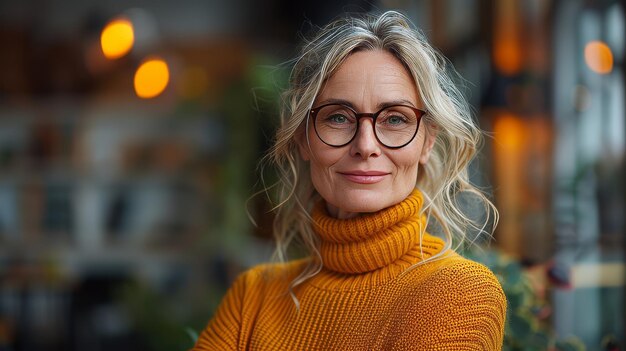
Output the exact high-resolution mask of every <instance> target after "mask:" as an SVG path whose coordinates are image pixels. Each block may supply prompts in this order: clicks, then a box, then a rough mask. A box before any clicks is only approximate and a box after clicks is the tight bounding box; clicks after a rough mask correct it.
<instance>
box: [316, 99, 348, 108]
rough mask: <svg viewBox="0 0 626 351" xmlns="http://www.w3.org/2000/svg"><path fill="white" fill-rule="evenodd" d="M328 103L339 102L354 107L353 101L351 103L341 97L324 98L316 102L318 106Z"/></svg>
mask: <svg viewBox="0 0 626 351" xmlns="http://www.w3.org/2000/svg"><path fill="white" fill-rule="evenodd" d="M328 104H340V105H345V106H348V107H350V108H353V109H354V104H353V103H351V102H350V101H348V100H343V99H326V100H323V101H320V102H319V103H318V105H319V106H321V105H328Z"/></svg>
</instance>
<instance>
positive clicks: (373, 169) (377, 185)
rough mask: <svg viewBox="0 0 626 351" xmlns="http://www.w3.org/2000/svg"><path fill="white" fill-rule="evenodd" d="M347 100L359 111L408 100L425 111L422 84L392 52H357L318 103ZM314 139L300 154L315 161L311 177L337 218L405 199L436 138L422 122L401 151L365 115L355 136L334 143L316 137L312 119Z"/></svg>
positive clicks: (310, 136)
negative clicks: (420, 92) (388, 143)
mask: <svg viewBox="0 0 626 351" xmlns="http://www.w3.org/2000/svg"><path fill="white" fill-rule="evenodd" d="M336 101H345V102H346V103H349V104H351V105H352V106H353V107H354V109H355V110H356V111H357V112H359V113H363V112H370V113H374V112H376V111H378V109H379V108H378V106H381V105H384V104H386V103H390V102H398V101H402V104H404V105H411V106H413V107H416V108H419V109H423V105H422V103H421V99H420V97H419V96H418V93H417V88H416V86H415V83H414V82H413V79H412V78H411V76H410V74H409V72H408V71H407V70H406V68H404V66H403V65H402V63H401V62H400V61H399V60H398V59H397V58H395V57H394V56H393V55H392V54H390V53H388V52H386V51H379V50H373V51H372V50H370V51H358V52H355V53H353V54H351V55H350V56H349V57H348V58H347V59H346V61H345V62H344V63H343V64H342V65H341V66H340V67H339V69H338V70H337V72H336V73H335V74H333V75H332V76H331V77H330V78H329V79H328V80H327V81H326V83H325V84H324V86H323V88H322V90H321V91H320V93H319V95H318V96H317V98H316V99H315V102H314V104H313V107H317V106H321V105H323V104H326V103H328V102H336ZM309 123H310V124H309V128H308V129H309V132H308V139H309V144H308V145H307V141H306V140H300V143H299V147H300V155H301V156H302V158H303V159H304V160H306V161H309V162H310V169H311V179H312V181H313V185H314V186H315V189H316V190H317V192H318V193H319V194H320V195H321V196H322V197H323V198H324V200H326V203H327V207H328V211H329V213H330V214H331V215H333V216H335V217H337V218H350V217H353V216H355V215H357V214H358V213H361V212H376V211H378V210H381V209H383V208H386V207H389V206H391V205H395V204H397V203H399V202H400V201H402V200H404V199H405V198H406V197H407V196H408V195H409V194H410V193H411V191H412V190H413V189H414V188H415V182H416V180H417V172H418V165H419V164H420V163H422V164H424V163H426V162H427V161H428V157H429V155H430V151H431V149H432V146H433V144H434V141H435V136H434V135H433V134H432V132H430V133H429V132H428V130H427V128H426V123H424V121H422V123H421V124H420V128H419V130H418V133H417V135H416V136H415V138H414V139H413V140H412V141H411V142H410V143H409V144H408V145H406V146H404V147H402V148H400V149H389V148H387V147H385V146H383V145H381V144H380V143H379V142H378V140H377V139H376V136H375V134H374V129H373V124H372V119H371V118H362V119H361V120H360V125H359V129H358V131H357V134H356V136H355V137H354V139H353V140H352V141H351V142H350V143H349V144H347V145H345V146H342V147H332V146H329V145H326V144H325V143H324V142H322V141H321V140H320V139H319V138H318V136H317V135H316V133H315V131H314V129H313V126H312V121H309Z"/></svg>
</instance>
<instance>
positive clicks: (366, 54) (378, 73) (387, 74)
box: [316, 50, 419, 108]
mask: <svg viewBox="0 0 626 351" xmlns="http://www.w3.org/2000/svg"><path fill="white" fill-rule="evenodd" d="M328 99H339V100H345V101H349V102H350V103H351V104H352V105H354V106H355V107H357V108H359V107H361V108H371V107H374V106H377V105H380V104H382V103H386V102H389V101H400V100H404V101H408V102H411V104H412V105H414V106H417V105H418V102H419V97H418V92H417V87H416V86H415V83H414V82H413V78H412V77H411V75H410V74H409V72H408V71H407V69H406V68H405V67H404V65H403V64H402V62H400V61H399V60H398V59H397V58H396V57H395V56H394V55H392V54H390V53H388V52H386V51H381V50H369V51H358V52H355V53H353V54H351V55H350V56H348V58H347V59H346V60H345V61H344V62H343V63H342V64H341V65H340V66H339V68H338V69H337V70H336V71H335V72H334V74H333V75H332V76H330V77H329V78H328V79H327V80H326V82H325V83H324V85H323V86H322V89H321V91H320V93H319V94H318V96H317V98H316V103H318V104H319V103H320V102H322V101H324V100H328Z"/></svg>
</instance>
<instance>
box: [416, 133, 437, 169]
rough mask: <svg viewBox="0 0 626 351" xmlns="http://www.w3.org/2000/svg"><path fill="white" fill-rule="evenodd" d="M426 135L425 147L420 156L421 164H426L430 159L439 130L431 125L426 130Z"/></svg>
mask: <svg viewBox="0 0 626 351" xmlns="http://www.w3.org/2000/svg"><path fill="white" fill-rule="evenodd" d="M425 129H426V130H425V133H424V146H422V153H421V154H420V159H419V163H421V164H426V163H427V162H428V159H429V158H430V153H431V151H432V150H433V146H435V140H436V139H437V132H438V128H437V126H435V125H432V124H429V125H428V126H427V127H426V128H425Z"/></svg>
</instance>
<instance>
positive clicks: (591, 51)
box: [585, 41, 613, 74]
mask: <svg viewBox="0 0 626 351" xmlns="http://www.w3.org/2000/svg"><path fill="white" fill-rule="evenodd" d="M585 63H587V66H589V68H590V69H591V70H592V71H594V72H596V73H599V74H607V73H610V72H611V71H612V70H613V53H612V52H611V48H609V46H608V45H606V44H605V43H603V42H601V41H590V42H589V43H587V45H585Z"/></svg>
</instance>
